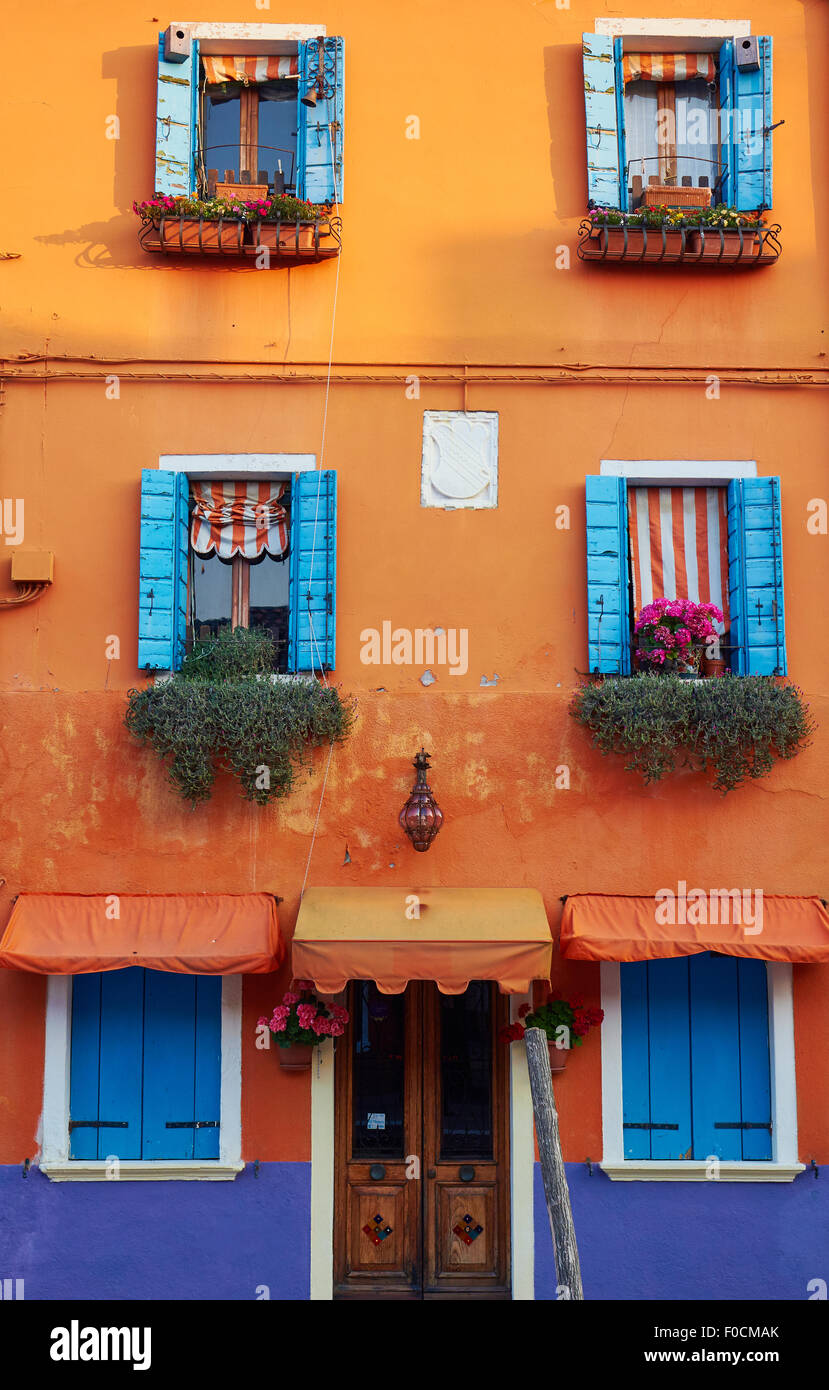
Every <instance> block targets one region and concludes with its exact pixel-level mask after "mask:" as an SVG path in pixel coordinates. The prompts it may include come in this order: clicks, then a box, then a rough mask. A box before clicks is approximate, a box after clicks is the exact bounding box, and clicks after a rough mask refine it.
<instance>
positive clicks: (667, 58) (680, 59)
mask: <svg viewBox="0 0 829 1390" xmlns="http://www.w3.org/2000/svg"><path fill="white" fill-rule="evenodd" d="M622 75H623V77H624V80H625V82H626V83H627V82H637V81H639V80H642V81H645V82H690V81H691V79H692V78H694V77H701V78H702V79H703V81H704V82H714V81H715V80H716V75H717V69H716V65H715V62H714V54H713V53H624V54H623V55H622Z"/></svg>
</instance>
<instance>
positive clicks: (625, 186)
mask: <svg viewBox="0 0 829 1390" xmlns="http://www.w3.org/2000/svg"><path fill="white" fill-rule="evenodd" d="M674 47H676V48H677V50H680V49H681V51H665V50H668V49H673V48H674ZM646 50H647V51H646ZM582 52H583V61H584V92H585V111H586V122H587V168H588V194H589V200H590V205H591V206H609V207H614V208H621V209H622V210H623V211H631V210H633V208H635V207H637V206H639V204H640V202H641V200H642V198H643V196H644V195H645V193H646V190H647V188H648V185H649V184H651V183H657V184H660V185H664V184H665V183H667V182H670V183H675V184H679V185H685V186H686V187H688V186H693V187H696V188H700V187H702V188H704V189H710V190H711V193H712V200H713V202H714V203H719V202H723V203H728V204H729V205H731V206H734V207H737V208H739V209H741V210H743V211H755V210H758V209H765V208H770V207H771V206H772V143H771V135H772V124H773V118H772V41H771V38H769V37H768V36H761V37H758V38H751V37H750V36H740V37H738V38H728V39H726V40H725V42H723V43H721V42H720V40H716V41H714V42H713V43H712V41H711V40H705V39H695V38H693V37H683V38H682V39H676V38H672V39H668V38H664V39H662V38H658V37H652V38H647V37H644V36H642V35H639V36H635V37H634V36H629V37H625V36H617V37H611V36H610V35H608V34H584V35H583V36H582ZM660 201H665V199H664V198H662V197H660Z"/></svg>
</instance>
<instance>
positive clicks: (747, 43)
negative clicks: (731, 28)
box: [734, 35, 760, 72]
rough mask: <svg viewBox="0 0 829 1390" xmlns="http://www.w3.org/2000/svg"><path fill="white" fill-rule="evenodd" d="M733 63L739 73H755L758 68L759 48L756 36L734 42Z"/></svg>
mask: <svg viewBox="0 0 829 1390" xmlns="http://www.w3.org/2000/svg"><path fill="white" fill-rule="evenodd" d="M734 61H735V62H736V64H737V67H738V68H739V69H740V71H741V72H756V71H757V69H758V68H759V66H760V46H759V44H758V42H757V37H756V35H754V36H752V37H751V38H748V37H747V38H744V39H735V40H734Z"/></svg>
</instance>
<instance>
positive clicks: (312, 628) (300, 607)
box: [288, 469, 337, 671]
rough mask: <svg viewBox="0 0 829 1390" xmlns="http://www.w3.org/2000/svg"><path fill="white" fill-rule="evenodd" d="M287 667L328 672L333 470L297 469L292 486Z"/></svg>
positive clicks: (332, 626)
mask: <svg viewBox="0 0 829 1390" xmlns="http://www.w3.org/2000/svg"><path fill="white" fill-rule="evenodd" d="M290 529H291V576H290V600H289V601H290V607H289V610H288V669H289V670H291V671H320V670H322V669H325V670H332V669H333V667H334V664H335V656H336V649H335V640H334V639H335V630H336V617H337V602H336V588H337V474H336V472H335V471H334V470H333V469H323V470H322V471H316V472H308V473H296V474H295V475H294V479H293V483H292V485H291V523H290Z"/></svg>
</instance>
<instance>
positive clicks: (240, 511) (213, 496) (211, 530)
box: [190, 481, 288, 560]
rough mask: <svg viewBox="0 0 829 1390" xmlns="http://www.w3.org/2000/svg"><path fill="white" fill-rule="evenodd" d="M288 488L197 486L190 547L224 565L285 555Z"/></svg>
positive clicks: (193, 486) (270, 485)
mask: <svg viewBox="0 0 829 1390" xmlns="http://www.w3.org/2000/svg"><path fill="white" fill-rule="evenodd" d="M284 493H285V484H284V483H277V482H266V481H263V482H229V481H221V482H193V483H191V487H190V495H191V500H192V504H193V507H192V514H191V521H190V544H191V546H192V548H193V550H194V551H195V552H196V554H197V555H211V554H212V553H213V552H214V551H215V553H216V555H218V557H219V559H220V560H230V559H232V558H233V556H234V555H241V556H242V557H243V558H244V559H246V560H258V559H259V557H260V556H261V555H265V554H267V555H274V556H280V555H284V554H285V551H286V550H287V548H288V513H287V511H286V509H285V507H284V506H283V505H282V502H281V500H280V499H281V498H282V497H283V495H284Z"/></svg>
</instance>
